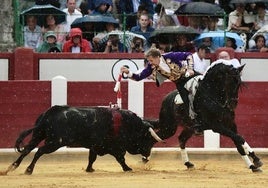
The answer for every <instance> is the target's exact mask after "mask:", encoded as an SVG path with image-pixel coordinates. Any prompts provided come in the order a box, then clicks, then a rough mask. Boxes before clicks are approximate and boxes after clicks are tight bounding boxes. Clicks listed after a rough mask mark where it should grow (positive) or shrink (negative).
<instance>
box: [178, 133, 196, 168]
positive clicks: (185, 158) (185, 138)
mask: <svg viewBox="0 0 268 188" xmlns="http://www.w3.org/2000/svg"><path fill="white" fill-rule="evenodd" d="M192 135H193V131H192V130H190V129H187V128H186V129H183V131H182V132H181V134H180V135H179V137H178V139H179V144H180V148H181V158H182V162H183V163H184V165H185V166H186V167H187V168H188V169H191V168H194V164H193V163H191V162H190V161H189V157H188V153H187V151H186V149H185V146H186V142H187V141H188V140H189V138H191V137H192Z"/></svg>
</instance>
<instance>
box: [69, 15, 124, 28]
mask: <svg viewBox="0 0 268 188" xmlns="http://www.w3.org/2000/svg"><path fill="white" fill-rule="evenodd" d="M85 23H93V24H94V26H95V31H104V30H105V24H106V23H113V24H114V25H115V27H119V22H118V21H117V20H116V19H115V18H114V17H112V16H107V15H86V16H84V17H81V18H77V19H75V20H74V21H73V23H72V24H71V28H74V27H79V28H81V29H82V28H83V27H84V25H85Z"/></svg>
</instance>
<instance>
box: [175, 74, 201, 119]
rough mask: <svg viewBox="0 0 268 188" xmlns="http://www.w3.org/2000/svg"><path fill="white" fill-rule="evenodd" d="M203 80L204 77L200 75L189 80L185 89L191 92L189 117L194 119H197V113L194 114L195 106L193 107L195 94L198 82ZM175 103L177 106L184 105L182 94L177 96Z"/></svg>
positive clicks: (189, 96)
mask: <svg viewBox="0 0 268 188" xmlns="http://www.w3.org/2000/svg"><path fill="white" fill-rule="evenodd" d="M202 78H203V75H198V76H195V77H193V78H191V79H190V80H188V81H187V82H186V83H185V85H184V87H185V88H186V89H187V91H188V92H189V95H188V98H189V115H190V117H191V118H192V119H195V116H196V113H195V112H194V106H193V102H194V96H195V93H196V91H197V88H198V84H199V83H198V82H199V80H200V79H202ZM174 103H175V104H176V105H180V104H182V103H183V100H182V98H181V95H180V93H179V92H178V94H177V95H176V97H175V99H174Z"/></svg>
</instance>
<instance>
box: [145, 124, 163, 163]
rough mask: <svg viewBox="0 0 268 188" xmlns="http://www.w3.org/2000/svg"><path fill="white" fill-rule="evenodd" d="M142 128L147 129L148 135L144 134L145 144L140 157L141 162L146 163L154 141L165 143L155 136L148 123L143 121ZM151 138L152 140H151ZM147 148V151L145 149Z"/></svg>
mask: <svg viewBox="0 0 268 188" xmlns="http://www.w3.org/2000/svg"><path fill="white" fill-rule="evenodd" d="M143 124H144V126H145V127H146V128H147V129H148V133H147V134H146V135H147V136H146V137H147V139H148V140H147V142H145V143H144V144H145V145H144V146H143V148H145V150H144V151H142V150H141V151H140V152H141V155H142V156H143V157H142V160H143V161H144V162H147V161H148V157H149V156H150V155H151V149H152V147H153V145H154V144H155V140H156V141H157V142H165V141H164V140H162V139H161V138H160V137H159V136H158V135H157V134H156V132H155V131H154V130H153V126H152V125H151V124H150V123H149V122H148V121H143ZM152 137H153V139H152ZM146 143H147V144H148V145H147V146H146ZM146 148H147V149H146Z"/></svg>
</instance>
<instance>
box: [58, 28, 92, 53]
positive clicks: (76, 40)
mask: <svg viewBox="0 0 268 188" xmlns="http://www.w3.org/2000/svg"><path fill="white" fill-rule="evenodd" d="M69 35H70V39H69V40H67V41H66V42H65V43H64V44H63V50H62V51H63V52H71V53H81V52H91V48H90V45H89V41H87V40H86V39H83V37H82V31H81V29H80V28H72V29H71V30H70V34H69Z"/></svg>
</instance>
